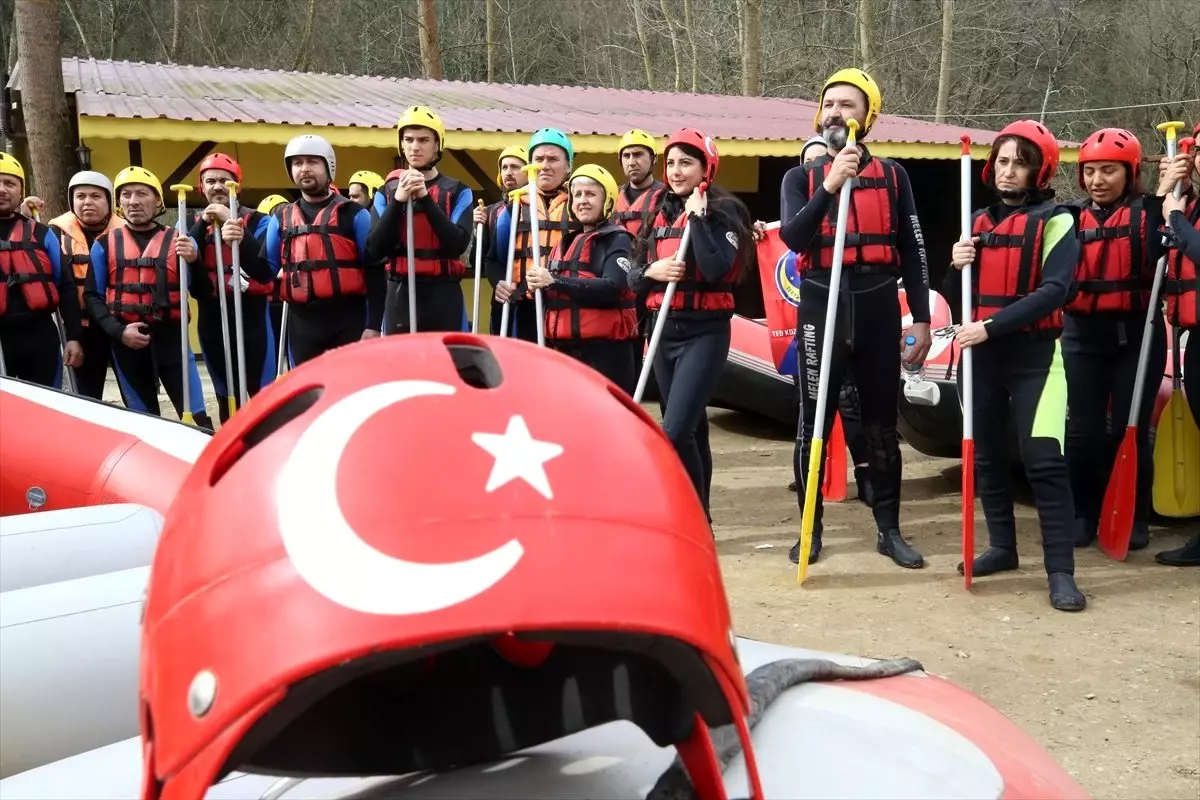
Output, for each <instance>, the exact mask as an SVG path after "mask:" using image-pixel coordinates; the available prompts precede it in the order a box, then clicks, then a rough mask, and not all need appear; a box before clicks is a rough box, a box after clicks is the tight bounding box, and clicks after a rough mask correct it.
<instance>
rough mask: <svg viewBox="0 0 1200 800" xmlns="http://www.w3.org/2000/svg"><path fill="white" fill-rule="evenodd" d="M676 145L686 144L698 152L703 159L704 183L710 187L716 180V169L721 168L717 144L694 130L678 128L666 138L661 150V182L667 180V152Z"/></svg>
mask: <svg viewBox="0 0 1200 800" xmlns="http://www.w3.org/2000/svg"><path fill="white" fill-rule="evenodd" d="M677 144H686V145H688V146H689V147H694V148H696V149H697V150H699V151H700V155H701V156H703V157H704V182H705V183H707V184H708V185H709V186H712V185H713V182H714V181H715V180H716V179H717V168H718V167H719V166H721V154H720V153H718V152H717V143H716V142H714V141H713V140H712V139H711V138H709V137H708V136H706V135H705V134H704V132H703V131H698V130H696V129H695V128H680V129H679V130H677V131H675V132H674V133H672V134H671V135H670V136H669V137H667V143H666V144H665V145H664V146H663V149H662V152H663V181H666V179H667V159H666V155H667V151H668V150H670V149H671V148H672V147H673V146H674V145H677Z"/></svg>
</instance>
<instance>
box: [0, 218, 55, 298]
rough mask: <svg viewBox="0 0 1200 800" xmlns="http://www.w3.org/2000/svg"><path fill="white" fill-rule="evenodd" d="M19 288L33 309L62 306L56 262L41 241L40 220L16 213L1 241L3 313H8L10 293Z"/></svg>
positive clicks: (0, 267)
mask: <svg viewBox="0 0 1200 800" xmlns="http://www.w3.org/2000/svg"><path fill="white" fill-rule="evenodd" d="M13 289H19V290H20V292H21V296H22V297H23V298H24V299H25V307H26V308H27V309H29V310H30V311H34V312H37V311H46V312H52V311H54V310H55V309H56V308H58V287H57V286H56V285H55V284H54V265H53V264H52V263H51V262H50V254H49V253H47V252H46V249H45V245H44V244H43V243H42V242H39V241H37V223H36V222H34V221H33V220H31V219H28V218H27V217H24V216H22V215H21V214H17V215H15V217H14V219H13V226H12V230H10V231H9V232H8V238H7V239H5V240H3V241H0V316H4V315H5V314H7V313H8V293H9V292H10V291H12V290H13Z"/></svg>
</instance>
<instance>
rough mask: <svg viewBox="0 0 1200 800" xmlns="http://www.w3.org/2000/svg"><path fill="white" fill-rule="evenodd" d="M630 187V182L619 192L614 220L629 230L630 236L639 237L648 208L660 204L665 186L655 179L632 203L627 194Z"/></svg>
mask: <svg viewBox="0 0 1200 800" xmlns="http://www.w3.org/2000/svg"><path fill="white" fill-rule="evenodd" d="M628 188H629V184H625V185H624V186H622V187H621V190H620V191H619V192H617V205H616V210H615V211H614V212H613V220H614V221H615V222H616V223H617V224H618V225H620V226H621V227H623V228H624V229H625V230H627V231H629V235H630V236H632V237H634V238H637V235H638V234H639V233H640V232H641V230H642V218H643V217H644V216H645V213H646V210H647V209H649V208H654V206H656V205H657V204H658V201H659V198H661V197H662V194H663V191H664V187H663V185H662V184H661V183H659V182H658V181H654V182H653V183H652V184H650V188H648V189H646V190H645V191H644V192H642V193H641V194H639V195H638V196H637V199H636V200H634V201H633V202H632V203H631V202H629V196H628V195H627V194H626V191H627V190H628Z"/></svg>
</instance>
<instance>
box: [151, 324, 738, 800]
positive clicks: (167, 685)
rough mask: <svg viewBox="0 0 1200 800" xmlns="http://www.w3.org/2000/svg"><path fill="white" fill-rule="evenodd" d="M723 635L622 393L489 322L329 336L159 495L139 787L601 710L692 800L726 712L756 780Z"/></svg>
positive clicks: (377, 768) (386, 761)
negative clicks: (334, 343)
mask: <svg viewBox="0 0 1200 800" xmlns="http://www.w3.org/2000/svg"><path fill="white" fill-rule="evenodd" d="M582 422H585V423H586V424H580V423H582ZM381 445H383V446H387V447H389V448H391V449H392V451H393V452H394V453H395V458H393V459H392V460H391V464H392V467H391V468H389V469H387V470H381V469H379V448H380V446H381ZM435 450H436V451H438V452H440V453H442V457H443V458H444V459H445V464H446V465H447V466H449V465H453V467H452V468H451V469H452V470H453V474H452V475H448V474H446V473H444V472H442V471H441V470H430V469H429V461H428V459H427V458H425V454H428V453H429V452H433V451H435ZM598 476H604V477H605V478H606V479H611V480H619V481H620V482H621V484H622V485H623V486H625V487H626V493H625V496H624V497H623V499H622V502H621V503H619V504H614V503H612V502H611V501H610V498H609V497H608V496H607V495H605V494H604V493H603V492H597V491H596V486H597V483H596V481H597V477H598ZM582 548H587V552H588V557H587V560H586V563H581V562H580V561H579V554H580V552H581V549H582ZM735 643H736V639H735V637H734V633H733V629H732V626H731V622H730V615H729V607H728V603H727V600H726V596H725V591H724V588H723V584H722V581H721V570H720V567H719V565H718V562H717V555H716V549H715V546H714V543H713V538H712V534H711V532H710V530H709V527H708V523H707V520H706V517H705V514H704V509H703V508H702V507H701V505H700V503H699V501H698V499H697V497H696V492H695V489H694V488H692V484H691V481H690V480H689V478H688V476H687V474H686V472H685V471H684V469H683V467H682V465H681V464H680V462H679V458H678V456H677V455H676V454H675V450H674V448H673V447H672V446H671V443H670V441H669V440H668V439H667V437H666V435H665V434H664V433H663V432H662V430H661V428H660V427H659V425H658V424H657V423H655V422H654V420H653V419H652V418H651V417H650V416H649V415H647V414H646V412H644V411H643V410H642V409H641V408H640V407H638V406H637V405H636V404H635V403H634V402H633V400H632V399H631V398H630V397H629V396H628V395H627V394H625V393H624V392H623V391H621V390H620V389H618V388H616V387H615V386H614V385H612V384H611V383H609V382H608V381H607V380H605V379H604V378H603V377H601V376H600V375H599V374H598V373H596V372H595V371H594V370H591V369H590V368H588V367H586V366H584V365H583V364H581V363H579V362H577V361H575V360H574V359H571V358H569V357H567V356H564V355H561V354H559V353H555V352H553V351H551V350H548V349H543V348H539V347H537V346H535V345H532V344H529V343H527V342H522V341H519V340H514V339H500V338H497V337H490V336H489V337H480V336H472V335H469V334H465V333H424V334H413V335H410V336H388V337H385V338H382V339H378V340H373V341H368V342H361V343H356V344H352V345H349V346H346V347H343V348H339V349H338V351H337V353H336V355H334V354H330V355H326V356H322V357H320V358H317V359H314V360H312V361H310V362H308V363H306V364H304V365H302V366H300V367H298V368H297V369H296V370H295V371H294V372H291V373H289V374H288V378H287V380H285V381H276V382H275V383H272V384H271V385H270V386H268V387H267V388H266V389H264V390H263V391H262V392H261V393H260V394H258V395H256V396H255V398H254V402H253V403H251V404H250V405H248V406H246V409H245V410H244V411H242V412H240V413H238V414H237V415H235V416H234V417H233V418H232V419H231V420H230V421H229V424H228V425H226V426H225V427H223V428H221V429H220V430H219V431H218V432H217V435H216V436H215V437H214V438H213V440H212V443H211V444H210V445H209V446H208V447H207V448H205V450H204V453H203V454H202V455H201V456H200V458H199V460H198V461H197V463H196V465H195V467H194V468H193V470H192V471H191V473H190V475H189V477H188V478H187V480H186V481H185V483H184V485H183V486H182V488H181V489H180V492H179V495H178V498H177V499H176V501H175V503H174V505H173V506H172V508H171V510H170V513H169V514H168V519H167V520H166V523H165V526H164V528H163V533H162V537H161V539H160V541H159V544H158V547H157V549H156V551H155V555H154V563H153V565H152V567H151V578H150V584H149V587H148V589H147V596H146V601H145V607H144V615H143V630H142V644H141V648H142V649H141V665H140V669H139V719H140V727H141V735H142V747H143V762H144V775H143V790H142V791H143V793H142V797H143V799H144V800H155V799H156V798H162V799H163V800H195V799H196V798H200V797H202V796H203V795H204V794H205V791H206V790H207V789H208V787H209V786H210V785H212V784H214V783H216V782H217V781H219V780H221V779H222V778H223V777H224V776H226V775H228V774H229V773H230V772H232V771H234V770H238V771H245V772H257V773H266V774H281V775H289V776H294V777H306V776H318V775H341V776H346V775H351V776H363V775H399V774H404V773H408V772H412V771H415V770H438V769H446V768H451V767H459V766H463V765H466V764H471V763H477V762H481V761H485V760H492V759H496V758H499V757H500V756H502V755H504V754H506V753H510V752H515V751H518V750H522V749H525V748H527V747H532V746H535V745H538V744H541V743H544V742H548V741H552V740H554V739H557V738H560V737H562V736H565V735H567V734H570V733H574V732H577V731H580V730H584V729H587V728H591V727H593V726H597V725H601V724H604V723H607V722H610V721H614V720H618V719H625V720H630V721H632V722H633V723H635V724H636V725H638V726H639V727H640V728H641V729H642V730H643V731H644V732H645V733H646V734H647V736H648V737H649V738H650V739H652V740H653V741H654V742H655V743H656V744H658V745H659V746H667V745H674V746H675V747H676V748H677V750H678V752H679V754H680V758H681V760H682V762H683V764H684V766H685V767H686V768H687V771H688V774H689V776H690V778H691V781H692V783H693V785H694V786H695V787H696V789H697V792H698V795H699V797H701V798H707V799H710V800H711V799H713V798H723V797H724V796H725V794H724V785H723V778H722V774H721V768H720V765H719V764H718V763H717V758H716V756H714V753H713V748H712V744H711V740H710V734H709V731H710V729H713V728H716V727H718V726H723V725H727V724H733V725H734V726H735V727H736V730H737V731H738V734H739V738H740V740H741V744H742V747H743V748H744V750H743V752H744V753H745V757H746V767H747V772H748V776H749V780H750V784H751V787H752V790H753V793H754V796H755V797H758V798H761V797H762V791H761V783H760V781H759V778H758V772H757V767H756V766H755V761H754V756H753V752H752V750H751V749H750V748H751V742H750V735H749V729H748V724H747V718H748V715H749V713H750V707H749V703H750V700H749V692H748V690H747V687H746V683H745V680H744V677H743V675H742V671H741V668H740V666H739V664H738V660H737V653H736V650H735Z"/></svg>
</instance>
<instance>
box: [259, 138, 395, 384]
mask: <svg viewBox="0 0 1200 800" xmlns="http://www.w3.org/2000/svg"><path fill="white" fill-rule="evenodd" d="M283 163H284V165H285V166H286V168H287V171H288V176H289V177H290V178H291V179H292V181H293V182H294V183H295V184H296V188H297V189H299V190H300V199H299V200H296V201H295V202H292V203H288V204H287V205H285V206H280V207H279V209H278V210H277V211H276V212H274V213H272V215H271V220H270V222H269V223H268V225H267V235H266V243H265V244H264V245H263V257H264V258H265V259H266V260H267V262H268V263H269V264H270V265H271V270H272V272H274V273H276V274H277V275H278V276H279V291H280V297H281V299H282V300H283V301H284V302H285V303H287V304H288V308H289V310H288V329H287V342H286V343H281V344H280V346H281V347H282V346H285V344H286V346H287V348H288V351H287V352H288V363H289V364H291V365H292V366H295V365H297V364H301V363H303V362H305V361H309V360H311V359H313V358H316V357H317V356H319V355H321V354H322V353H325V352H327V351H329V350H332V349H334V348H335V347H341V346H342V345H346V344H350V343H352V342H357V341H359V340H360V339H370V338H374V337H376V336H379V330H380V328H381V327H382V326H383V303H384V296H385V293H386V286H385V283H384V275H383V270H382V269H380V268H379V265H378V264H375V265H369V264H368V263H367V261H366V258H365V257H366V252H367V234H368V232H369V231H370V229H371V215H370V212H368V211H367V209H365V208H363V207H362V206H360V205H359V204H358V203H355V202H354V201H353V200H350V199H349V198H347V197H344V196H342V195H340V194H338V193H336V192H334V191H332V188H331V185H332V184H333V181H334V179H335V178H336V177H337V159H336V157H335V156H334V153H333V146H332V145H330V144H329V142H328V141H326V140H325V139H324V138H322V137H320V136H316V135H313V134H303V135H301V136H297V137H296V138H294V139H292V140H291V141H290V142H288V145H287V148H286V149H285V150H284V153H283Z"/></svg>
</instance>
